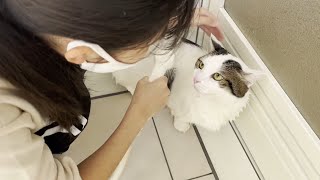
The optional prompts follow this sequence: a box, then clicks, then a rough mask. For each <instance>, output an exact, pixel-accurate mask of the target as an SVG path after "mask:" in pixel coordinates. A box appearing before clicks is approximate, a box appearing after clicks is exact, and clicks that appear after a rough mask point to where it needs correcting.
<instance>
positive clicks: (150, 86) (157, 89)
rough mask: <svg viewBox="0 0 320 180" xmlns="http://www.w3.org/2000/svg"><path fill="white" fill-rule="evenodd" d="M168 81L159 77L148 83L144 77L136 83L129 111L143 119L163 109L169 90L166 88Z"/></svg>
mask: <svg viewBox="0 0 320 180" xmlns="http://www.w3.org/2000/svg"><path fill="white" fill-rule="evenodd" d="M167 82H168V79H167V78H166V77H164V76H163V77H161V78H159V79H156V80H154V81H153V82H149V78H148V77H144V78H143V79H141V80H140V81H139V82H138V83H137V87H136V90H135V92H134V94H133V97H132V100H131V104H130V109H131V110H133V109H134V111H137V112H138V113H139V114H141V115H142V116H143V117H145V118H147V119H148V118H150V117H152V116H153V115H154V114H155V113H157V112H159V111H160V110H161V109H162V108H164V107H165V105H166V103H167V101H168V98H169V94H170V90H169V89H168V87H167Z"/></svg>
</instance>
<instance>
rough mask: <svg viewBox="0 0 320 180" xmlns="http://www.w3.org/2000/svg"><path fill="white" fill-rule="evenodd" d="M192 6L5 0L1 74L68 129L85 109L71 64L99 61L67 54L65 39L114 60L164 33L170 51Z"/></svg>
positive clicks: (187, 2)
mask: <svg viewBox="0 0 320 180" xmlns="http://www.w3.org/2000/svg"><path fill="white" fill-rule="evenodd" d="M194 6H195V0H108V1H106V0H90V1H88V0H2V1H1V2H0V27H1V28H0V34H1V36H0V77H1V78H5V79H6V80H7V81H9V82H10V83H12V84H13V85H14V86H16V87H17V88H18V89H19V90H21V92H23V93H22V94H21V96H23V98H25V99H27V100H28V101H30V102H32V103H33V104H34V105H35V106H36V108H38V109H39V111H40V112H42V113H43V114H44V115H46V116H49V117H50V118H51V119H52V120H55V121H57V122H58V123H60V124H61V125H62V126H63V127H66V128H68V127H70V126H71V125H72V124H74V123H77V120H74V121H73V119H77V118H76V117H77V116H78V115H79V114H81V113H82V112H83V109H82V106H81V102H80V99H81V96H83V95H84V94H86V89H85V87H84V86H83V83H82V81H83V72H82V71H81V70H80V69H79V66H78V65H75V64H79V63H81V62H82V61H83V59H99V57H97V56H96V55H95V54H94V53H93V52H92V51H90V50H88V49H86V48H84V47H83V48H81V47H79V48H78V49H75V50H74V51H72V52H71V51H70V52H66V46H67V44H68V43H69V42H70V41H72V40H84V41H87V42H90V43H94V44H98V45H100V46H101V47H102V48H103V49H105V50H106V51H107V52H109V53H110V54H111V55H112V56H114V58H115V59H117V60H119V61H122V62H125V63H132V62H136V61H138V60H140V59H142V58H143V57H144V56H145V52H146V50H147V49H148V46H149V45H151V44H152V43H154V42H155V41H157V40H159V39H161V38H172V39H173V41H171V42H172V43H171V44H169V45H168V47H167V48H169V49H170V48H173V47H175V46H176V45H178V44H179V40H180V38H181V37H184V36H185V35H186V32H187V31H188V28H189V26H190V22H191V19H192V16H193V8H194ZM64 56H65V57H66V58H65V57H64ZM67 60H68V61H69V62H72V63H69V62H68V61H67Z"/></svg>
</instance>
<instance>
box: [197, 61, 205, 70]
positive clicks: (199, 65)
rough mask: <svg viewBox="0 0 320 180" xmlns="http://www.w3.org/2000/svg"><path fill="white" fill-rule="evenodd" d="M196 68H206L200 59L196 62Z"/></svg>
mask: <svg viewBox="0 0 320 180" xmlns="http://www.w3.org/2000/svg"><path fill="white" fill-rule="evenodd" d="M196 68H199V69H203V68H204V64H203V62H202V61H201V60H200V59H198V61H197V62H196Z"/></svg>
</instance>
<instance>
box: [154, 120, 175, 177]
mask: <svg viewBox="0 0 320 180" xmlns="http://www.w3.org/2000/svg"><path fill="white" fill-rule="evenodd" d="M152 122H153V126H154V128H155V129H156V133H157V136H158V140H159V143H160V146H161V150H162V153H163V156H164V159H165V161H166V164H167V167H168V170H169V173H170V177H171V180H173V176H172V172H171V169H170V166H169V162H168V159H167V156H166V153H165V151H164V148H163V145H162V142H161V138H160V135H159V132H158V128H157V126H156V122H155V120H154V118H153V117H152Z"/></svg>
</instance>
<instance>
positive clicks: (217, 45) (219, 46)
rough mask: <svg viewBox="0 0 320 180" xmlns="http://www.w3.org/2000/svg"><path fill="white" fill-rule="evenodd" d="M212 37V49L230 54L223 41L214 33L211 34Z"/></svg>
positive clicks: (219, 52)
mask: <svg viewBox="0 0 320 180" xmlns="http://www.w3.org/2000/svg"><path fill="white" fill-rule="evenodd" d="M210 39H211V43H210V45H211V47H210V48H211V49H212V51H214V52H216V53H218V54H228V51H227V50H226V49H225V48H224V47H223V46H222V43H221V42H220V41H219V40H218V39H217V38H216V37H215V36H214V35H213V34H211V36H210Z"/></svg>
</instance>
